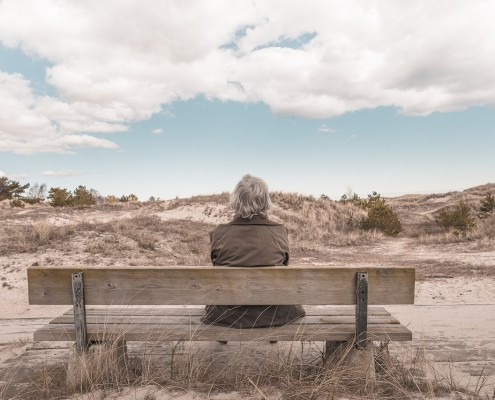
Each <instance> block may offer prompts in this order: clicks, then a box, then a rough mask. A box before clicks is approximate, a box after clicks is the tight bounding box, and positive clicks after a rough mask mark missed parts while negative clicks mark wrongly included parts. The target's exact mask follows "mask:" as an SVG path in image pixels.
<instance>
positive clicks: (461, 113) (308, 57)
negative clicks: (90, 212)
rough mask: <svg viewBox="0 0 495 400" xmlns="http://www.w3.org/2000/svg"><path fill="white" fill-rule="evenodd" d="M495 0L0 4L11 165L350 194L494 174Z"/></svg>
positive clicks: (101, 183)
mask: <svg viewBox="0 0 495 400" xmlns="http://www.w3.org/2000/svg"><path fill="white" fill-rule="evenodd" d="M494 15H495V2H493V1H490V0H463V1H458V0H449V1H444V0H436V1H431V0H424V1H420V0H417V1H407V2H405V1H401V2H399V1H385V0H383V1H373V0H367V1H353V0H342V1H332V0H323V1H305V2H300V1H287V0H284V1H282V0H280V1H266V0H265V1H252V0H251V1H228V0H225V1H211V0H208V1H206V0H205V1H192V0H181V1H179V0H176V1H164V0H156V1H154V0H141V1H137V0H135V1H130V0H113V1H112V0H107V1H100V0H79V1H64V0H38V1H29V0H0V175H6V176H8V177H10V178H12V179H16V180H21V181H22V182H30V183H35V182H38V183H46V184H47V185H48V186H49V187H51V186H60V187H66V188H69V189H74V188H75V187H76V186H77V185H79V184H83V185H86V186H87V187H90V188H95V189H97V190H98V191H100V192H101V193H102V194H104V195H106V194H115V195H121V194H124V193H126V194H128V193H131V192H133V193H136V194H137V195H138V196H139V197H140V198H141V199H147V198H148V197H149V196H150V195H154V196H155V197H156V196H159V197H161V198H171V197H175V196H176V195H179V196H186V195H193V194H205V193H215V192H221V191H225V190H227V191H229V190H231V189H232V188H233V186H234V185H235V183H236V182H237V181H238V179H239V178H240V177H241V176H242V175H243V174H245V173H251V174H254V175H258V176H261V177H263V178H264V179H265V180H266V181H267V182H268V184H269V186H270V188H271V189H273V190H284V191H296V192H301V193H307V194H315V195H319V194H322V193H326V194H328V195H330V196H331V197H339V196H340V195H341V194H342V193H345V192H346V191H348V190H349V189H352V190H353V191H355V192H357V193H358V194H360V195H365V194H366V193H370V192H371V191H372V190H376V191H378V192H380V193H382V194H384V195H394V194H401V193H415V192H421V193H426V192H439V191H448V190H458V189H465V188H467V187H470V186H474V185H478V184H484V183H487V182H494V181H495V108H494V107H495V68H494V65H495V29H493V16H494Z"/></svg>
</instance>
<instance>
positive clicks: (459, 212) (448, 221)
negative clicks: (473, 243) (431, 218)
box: [435, 201, 476, 235]
mask: <svg viewBox="0 0 495 400" xmlns="http://www.w3.org/2000/svg"><path fill="white" fill-rule="evenodd" d="M435 221H436V222H437V223H438V224H439V225H440V226H442V227H443V228H445V229H454V234H456V235H458V234H459V233H462V234H464V235H465V234H466V232H468V231H471V230H473V229H474V228H475V227H476V222H475V220H474V218H473V217H472V216H471V210H470V208H469V205H468V204H467V203H466V202H465V201H460V202H459V203H458V204H457V206H456V207H455V208H453V209H444V210H440V211H439V212H438V214H437V215H436V217H435Z"/></svg>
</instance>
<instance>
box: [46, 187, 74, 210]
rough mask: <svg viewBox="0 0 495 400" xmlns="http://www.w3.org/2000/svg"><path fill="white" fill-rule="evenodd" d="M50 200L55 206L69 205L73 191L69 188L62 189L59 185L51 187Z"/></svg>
mask: <svg viewBox="0 0 495 400" xmlns="http://www.w3.org/2000/svg"><path fill="white" fill-rule="evenodd" d="M48 200H50V201H49V203H50V205H51V206H53V207H65V206H69V205H70V204H71V201H72V193H71V192H70V191H69V190H67V189H61V188H59V187H56V188H50V191H49V192H48Z"/></svg>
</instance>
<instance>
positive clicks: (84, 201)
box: [70, 185, 96, 208]
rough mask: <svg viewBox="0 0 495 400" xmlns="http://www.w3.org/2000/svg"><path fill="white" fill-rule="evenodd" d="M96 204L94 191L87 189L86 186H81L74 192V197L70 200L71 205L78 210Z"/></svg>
mask: <svg viewBox="0 0 495 400" xmlns="http://www.w3.org/2000/svg"><path fill="white" fill-rule="evenodd" d="M95 203H96V198H95V195H94V191H93V190H88V189H86V186H81V185H79V186H78V187H77V188H76V190H74V195H73V196H72V198H71V200H70V205H71V206H73V207H77V208H85V207H91V206H92V205H93V204H95Z"/></svg>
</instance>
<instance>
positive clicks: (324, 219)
mask: <svg viewBox="0 0 495 400" xmlns="http://www.w3.org/2000/svg"><path fill="white" fill-rule="evenodd" d="M271 197H272V200H273V203H274V209H273V214H274V215H275V216H276V217H278V218H280V219H281V220H282V221H284V222H285V225H286V226H287V228H288V229H289V234H290V240H291V245H292V249H293V251H295V252H296V253H297V252H300V253H304V252H308V251H320V250H323V249H324V248H328V247H330V246H353V245H361V244H369V243H372V242H375V241H377V240H379V239H380V238H381V237H382V234H381V233H379V232H376V231H364V230H362V229H361V228H359V223H360V221H361V219H362V218H363V217H364V216H365V215H366V212H365V211H364V210H363V209H362V208H360V207H357V206H356V205H354V204H352V203H340V202H335V201H332V200H328V199H315V198H314V197H312V196H303V195H300V194H297V193H279V192H275V193H272V194H271Z"/></svg>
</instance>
